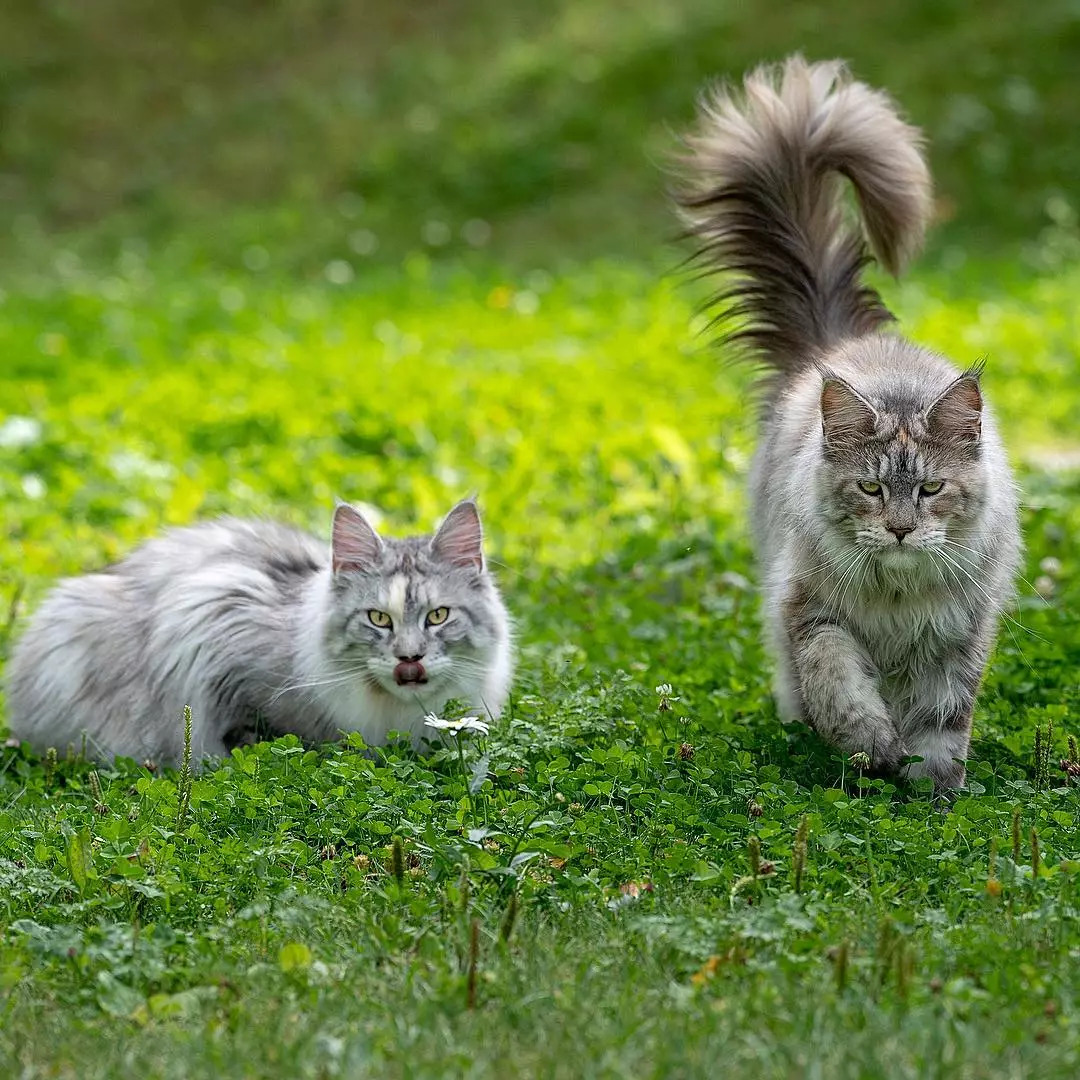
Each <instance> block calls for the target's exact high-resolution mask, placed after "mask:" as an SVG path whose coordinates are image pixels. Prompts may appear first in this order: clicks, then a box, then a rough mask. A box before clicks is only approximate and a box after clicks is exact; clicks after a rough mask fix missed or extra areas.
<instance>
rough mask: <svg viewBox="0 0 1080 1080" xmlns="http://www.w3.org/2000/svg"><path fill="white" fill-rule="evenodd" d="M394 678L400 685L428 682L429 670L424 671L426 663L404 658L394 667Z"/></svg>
mask: <svg viewBox="0 0 1080 1080" xmlns="http://www.w3.org/2000/svg"><path fill="white" fill-rule="evenodd" d="M394 679H395V681H396V682H397V684H398V686H404V685H405V684H406V683H422V682H427V672H426V671H424V665H423V664H420V663H417V662H416V661H415V660H402V661H401V663H400V664H398V666H397V667H396V668H394Z"/></svg>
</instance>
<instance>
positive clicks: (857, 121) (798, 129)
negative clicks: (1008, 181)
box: [675, 54, 933, 274]
mask: <svg viewBox="0 0 1080 1080" xmlns="http://www.w3.org/2000/svg"><path fill="white" fill-rule="evenodd" d="M684 141H685V146H686V150H685V152H684V154H683V155H682V157H681V160H680V162H679V164H680V166H681V171H682V175H683V177H685V179H684V181H683V183H682V185H681V187H679V188H678V189H677V190H676V192H675V200H676V203H677V205H678V206H679V208H680V212H681V216H682V218H683V221H684V223H685V224H686V225H687V226H688V228H689V229H690V231H691V232H692V233H695V234H697V235H698V236H700V237H701V238H702V239H704V240H706V241H708V240H709V239H710V238H713V237H715V236H716V234H717V232H718V230H719V229H722V228H723V222H722V217H723V214H724V200H725V189H728V190H729V191H730V190H734V189H737V188H740V187H743V186H745V185H746V184H747V183H750V184H756V185H758V186H765V185H768V184H772V185H774V187H775V188H776V191H777V192H778V193H780V191H781V188H782V186H783V185H784V184H791V183H792V182H806V181H810V182H812V183H815V184H824V183H827V182H828V179H827V177H828V174H840V175H843V176H846V177H847V178H848V179H849V180H850V181H851V183H852V184H853V185H854V187H855V189H856V192H857V194H858V196H859V203H860V206H861V209H862V216H863V220H864V225H865V231H866V235H867V238H868V239H869V241H870V245H871V248H872V250H873V252H874V255H875V256H876V257H877V259H878V261H879V262H881V264H882V265H883V266H884V267H885V268H886V269H887V270H889V271H890V272H891V273H894V274H895V273H898V272H899V271H900V270H901V269H902V268H903V267H904V265H905V264H906V263H907V262H908V261H909V259H910V258H911V257H912V256H913V255H915V254H916V253H917V251H918V250H919V248H920V247H921V245H922V240H923V236H924V234H925V231H926V226H927V224H928V222H929V220H930V217H931V213H932V209H933V196H932V185H931V181H930V173H929V170H928V168H927V165H926V161H925V158H924V156H923V145H924V140H923V136H922V134H921V132H920V131H919V130H918V129H917V128H915V127H913V126H911V125H910V124H908V123H907V122H906V121H905V120H904V119H902V117H901V115H900V113H899V110H898V109H897V107H896V105H895V104H894V102H893V101H892V99H891V98H890V97H889V96H888V95H887V94H886V93H884V92H882V91H880V90H875V89H873V88H871V87H870V86H868V85H866V84H865V83H862V82H859V81H857V80H855V79H854V78H853V77H852V76H851V73H850V71H849V69H848V66H847V64H846V63H845V62H844V61H842V60H824V61H817V62H813V63H811V62H808V61H807V60H806V59H805V58H804V57H803V56H802V55H801V54H795V55H793V56H790V57H788V58H787V59H786V60H783V61H781V62H780V63H777V64H764V65H761V66H759V67H758V68H756V69H754V70H753V71H752V72H750V73H749V74H748V75H747V76H746V77H745V79H744V80H743V82H742V86H741V88H737V87H733V86H732V85H731V84H730V83H728V82H721V83H718V84H715V85H713V86H712V87H710V88H707V89H706V90H705V91H704V93H703V94H702V95H701V98H700V100H699V109H698V123H697V127H696V129H695V130H694V131H692V132H691V133H690V134H689V135H688V136H687V137H686V138H685V140H684ZM800 173H801V174H802V175H798V174H800Z"/></svg>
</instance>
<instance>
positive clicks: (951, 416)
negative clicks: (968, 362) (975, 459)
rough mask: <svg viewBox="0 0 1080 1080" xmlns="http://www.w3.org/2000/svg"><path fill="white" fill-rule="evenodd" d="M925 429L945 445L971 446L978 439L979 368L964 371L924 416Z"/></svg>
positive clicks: (980, 397) (980, 394)
mask: <svg viewBox="0 0 1080 1080" xmlns="http://www.w3.org/2000/svg"><path fill="white" fill-rule="evenodd" d="M926 427H927V429H928V430H929V432H930V434H931V435H932V436H934V437H935V438H938V439H941V440H943V441H945V442H951V443H961V444H967V445H971V446H974V445H975V444H976V443H978V441H979V439H980V438H981V437H982V390H981V389H980V388H979V369H975V370H973V371H968V372H965V373H964V374H963V375H961V376H960V378H958V379H957V380H956V381H955V382H953V383H952V384H951V385H950V386H949V387H948V388H947V389H946V390H945V392H944V393H943V394H942V395H941V397H939V398H938V399H937V401H935V402H934V404H933V405H931V406H930V408H929V409H928V410H927V413H926Z"/></svg>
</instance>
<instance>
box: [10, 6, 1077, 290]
mask: <svg viewBox="0 0 1080 1080" xmlns="http://www.w3.org/2000/svg"><path fill="white" fill-rule="evenodd" d="M792 50H802V51H803V52H805V53H806V54H807V56H809V57H810V58H826V57H832V56H841V57H845V58H847V59H849V60H850V61H851V63H852V65H853V67H854V70H855V72H856V73H857V74H858V75H859V76H860V77H862V78H864V79H866V80H868V81H870V82H872V83H875V84H878V85H881V86H884V87H887V88H888V89H889V90H890V91H891V92H892V93H893V94H894V95H895V97H896V98H897V99H898V100H899V101H900V102H901V103H902V106H903V108H904V110H905V111H906V112H907V113H908V115H909V116H910V118H911V119H912V120H913V121H915V122H916V123H918V124H919V125H921V126H922V127H923V128H924V129H925V130H926V132H927V134H928V136H929V138H930V146H931V158H932V164H933V168H934V172H935V175H936V178H937V183H938V192H939V212H940V213H939V216H940V219H941V227H940V228H939V229H938V231H936V232H935V234H934V238H933V240H932V247H931V252H930V258H931V260H935V259H942V260H945V265H946V266H947V267H950V268H952V267H955V266H956V265H957V264H958V263H959V262H960V260H961V259H962V258H963V257H964V256H965V255H967V256H971V255H978V256H980V257H998V256H1000V257H1001V258H1003V259H1007V260H1013V259H1016V258H1019V259H1021V260H1022V261H1024V262H1025V263H1026V264H1027V265H1030V266H1033V267H1036V268H1042V267H1045V266H1046V265H1047V263H1048V262H1049V263H1054V262H1055V261H1057V260H1060V259H1061V258H1062V257H1063V256H1065V255H1067V254H1070V253H1075V251H1076V248H1077V232H1076V203H1077V180H1078V178H1080V133H1078V128H1077V99H1078V90H1080V77H1078V72H1080V4H1078V3H1077V0H1046V2H1042V3H1019V2H1017V0H988V2H981V3H975V2H972V0H883V2H880V3H876V4H867V5H852V4H844V3H835V2H834V3H806V2H801V0H796V2H791V3H765V2H761V0H742V2H732V0H677V2H665V3H645V2H632V0H572V2H568V0H552V2H550V3H546V4H526V3H507V2H505V0H458V2H456V3H445V2H443V3H440V2H433V0H416V2H413V3H410V4H407V5H402V4H383V3H373V2H371V0H369V2H366V3H352V4H350V3H346V2H344V0H295V2H291V3H274V2H256V0H247V2H244V0H232V2H228V3H210V2H203V0H188V2H185V3H176V4H147V3H143V2H139V0H96V2H95V3H93V4H87V3H81V2H78V0H11V2H9V3H6V4H5V5H3V10H2V12H0V213H2V214H3V216H4V219H5V220H4V222H3V225H4V235H5V236H7V237H8V238H9V242H8V243H7V244H6V245H5V248H6V250H5V252H4V263H5V269H7V270H9V271H10V270H11V268H12V267H13V266H19V267H27V266H28V267H31V268H35V269H38V270H45V269H47V268H48V267H49V266H50V264H51V261H52V260H51V258H50V256H51V255H53V254H55V249H56V245H57V244H62V245H63V249H64V250H65V251H74V252H76V253H78V254H82V255H87V254H89V255H98V256H100V255H106V256H107V255H109V254H111V253H114V252H115V250H116V248H117V245H119V244H121V243H123V242H125V241H126V242H127V243H128V244H135V245H145V246H146V247H147V248H148V249H149V250H151V251H153V252H155V253H167V252H170V251H174V250H178V251H179V252H181V253H182V254H183V257H184V258H185V259H187V258H191V257H192V256H194V257H195V258H196V259H197V260H199V261H202V260H206V261H207V262H209V263H212V264H216V265H222V266H236V267H238V268H240V267H243V266H245V265H246V266H247V267H248V268H251V269H254V270H259V271H262V270H264V269H267V270H269V269H279V270H284V271H288V272H298V273H306V274H319V273H322V271H323V269H324V268H325V267H326V266H327V264H328V263H330V262H331V261H333V260H341V261H342V262H344V263H346V264H347V265H348V267H350V268H351V269H352V272H355V273H357V274H363V273H364V272H365V268H367V267H370V266H372V265H377V264H385V263H390V264H396V263H398V262H399V261H400V259H401V258H402V256H403V255H404V254H406V253H408V252H409V251H412V250H426V251H428V252H430V253H432V254H434V255H437V256H438V257H440V258H443V257H457V256H464V257H470V256H471V255H472V254H473V253H474V252H475V251H477V250H481V251H484V252H485V253H486V254H487V255H488V256H489V257H490V258H492V259H494V260H496V261H498V262H500V263H502V264H504V265H517V266H527V267H531V266H535V265H540V266H546V267H551V266H555V265H557V264H559V262H560V261H563V260H568V259H574V258H577V257H583V256H595V255H605V256H619V257H629V258H642V257H647V258H648V257H652V256H653V254H654V253H655V252H656V251H657V250H658V249H660V248H662V245H664V244H665V242H666V241H667V240H668V239H669V238H670V237H671V235H672V233H673V225H672V220H671V218H670V216H669V214H668V211H667V208H666V206H665V203H664V198H663V181H664V177H663V169H664V167H665V163H666V161H667V159H668V157H669V154H670V152H671V151H672V149H673V147H674V145H675V140H674V138H673V131H677V130H679V129H681V128H682V127H683V126H684V125H685V124H686V123H687V122H688V120H689V118H690V117H691V115H692V110H693V103H694V99H695V95H696V93H697V91H698V90H699V88H700V87H701V85H702V84H703V82H704V81H706V80H707V79H710V78H713V77H716V76H738V75H739V74H741V73H742V72H743V71H744V70H745V69H746V68H747V67H750V66H752V65H754V64H756V63H758V62H760V61H762V60H769V59H778V58H780V57H781V56H783V55H785V54H786V53H788V52H790V51H792ZM931 264H932V263H931ZM336 272H337V273H338V274H339V275H345V274H348V273H349V272H350V271H349V270H348V269H343V268H342V267H341V266H338V267H337V268H336ZM331 274H333V271H332V272H331Z"/></svg>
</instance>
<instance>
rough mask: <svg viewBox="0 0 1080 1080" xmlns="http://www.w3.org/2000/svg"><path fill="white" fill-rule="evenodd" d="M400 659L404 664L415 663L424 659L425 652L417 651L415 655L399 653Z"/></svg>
mask: <svg viewBox="0 0 1080 1080" xmlns="http://www.w3.org/2000/svg"><path fill="white" fill-rule="evenodd" d="M398 659H399V660H400V661H401V662H402V663H403V664H415V663H418V662H419V661H420V660H423V659H424V654H423V653H416V654H415V655H414V656H401V655H400V654H399V655H398Z"/></svg>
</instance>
